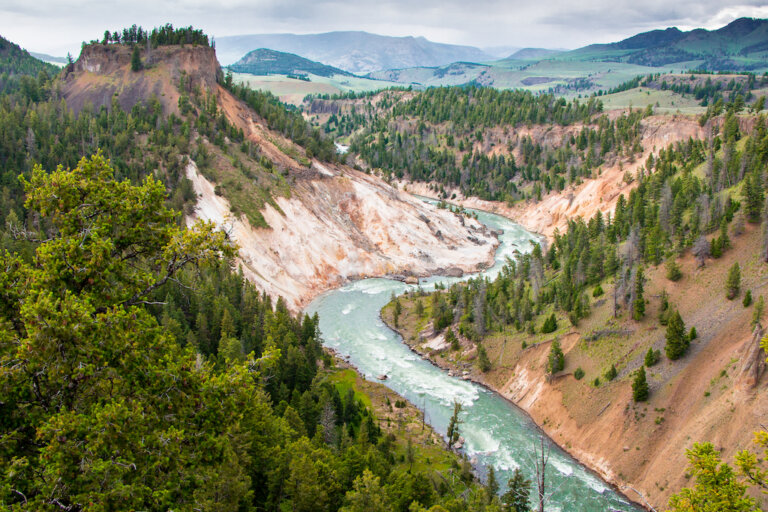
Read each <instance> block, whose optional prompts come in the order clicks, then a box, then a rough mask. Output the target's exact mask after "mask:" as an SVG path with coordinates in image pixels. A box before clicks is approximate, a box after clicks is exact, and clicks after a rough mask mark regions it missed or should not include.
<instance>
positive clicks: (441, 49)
mask: <svg viewBox="0 0 768 512" xmlns="http://www.w3.org/2000/svg"><path fill="white" fill-rule="evenodd" d="M257 48H270V49H272V50H277V51H280V52H287V53H293V54H296V55H300V56H302V57H304V58H307V59H310V60H314V61H318V62H321V63H323V64H326V65H329V66H333V67H337V68H340V69H343V70H345V71H349V72H351V73H357V74H365V73H370V72H372V71H379V70H383V69H401V68H411V67H417V66H442V65H445V64H450V63H451V62H458V61H471V62H484V61H489V60H495V59H496V58H497V57H494V56H493V55H490V54H488V53H485V52H483V51H482V50H480V49H478V48H474V47H472V46H459V45H452V44H443V43H435V42H432V41H429V40H427V39H425V38H423V37H411V36H408V37H391V36H382V35H377V34H370V33H368V32H358V31H355V32H327V33H323V34H302V35H298V34H253V35H242V36H228V37H218V38H216V52H217V54H218V56H219V61H220V62H221V63H222V65H225V66H226V65H230V64H233V63H235V62H236V61H238V60H239V59H240V58H242V57H243V56H244V55H245V54H247V53H248V52H250V51H252V50H254V49H257Z"/></svg>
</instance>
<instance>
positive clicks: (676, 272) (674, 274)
mask: <svg viewBox="0 0 768 512" xmlns="http://www.w3.org/2000/svg"><path fill="white" fill-rule="evenodd" d="M682 277H683V272H682V271H681V270H680V265H678V264H677V262H676V261H675V260H674V258H670V259H669V260H667V279H669V280H670V281H679V280H680V279H681V278H682Z"/></svg>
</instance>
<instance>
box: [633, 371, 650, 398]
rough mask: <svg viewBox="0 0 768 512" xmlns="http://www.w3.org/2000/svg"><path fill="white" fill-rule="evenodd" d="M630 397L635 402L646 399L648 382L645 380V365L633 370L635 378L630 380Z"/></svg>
mask: <svg viewBox="0 0 768 512" xmlns="http://www.w3.org/2000/svg"><path fill="white" fill-rule="evenodd" d="M632 399H633V400H634V401H635V402H645V401H646V400H648V382H647V381H646V380H645V366H641V367H640V368H639V369H638V370H637V371H636V372H635V378H634V379H633V380H632Z"/></svg>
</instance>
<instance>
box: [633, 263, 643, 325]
mask: <svg viewBox="0 0 768 512" xmlns="http://www.w3.org/2000/svg"><path fill="white" fill-rule="evenodd" d="M644 284H645V276H644V275H643V268H642V267H638V268H637V273H636V274H635V289H634V301H633V302H632V318H634V319H635V321H637V322H639V321H640V320H642V319H643V317H644V316H645V297H643V288H644Z"/></svg>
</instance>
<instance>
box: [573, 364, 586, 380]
mask: <svg viewBox="0 0 768 512" xmlns="http://www.w3.org/2000/svg"><path fill="white" fill-rule="evenodd" d="M573 378H574V379H576V380H581V379H583V378H584V370H582V369H581V366H579V367H578V368H576V371H575V372H573Z"/></svg>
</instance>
